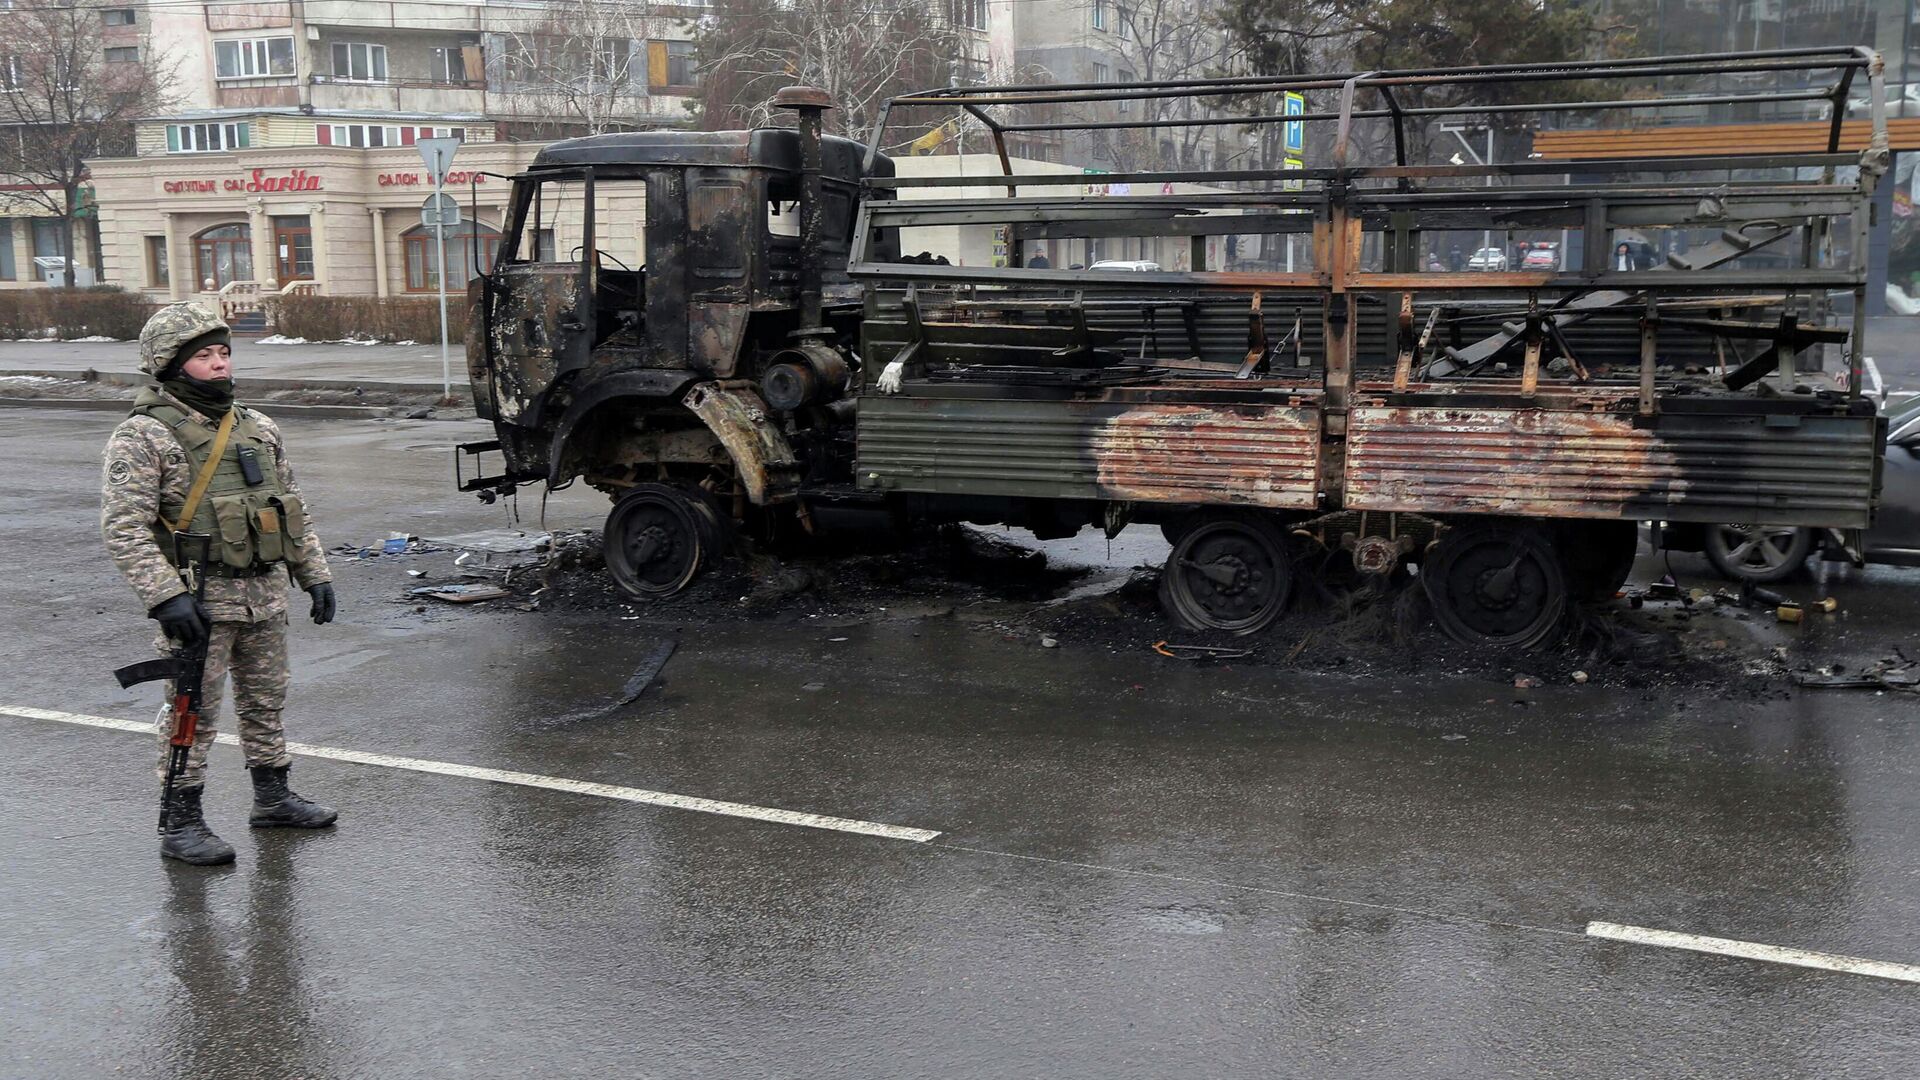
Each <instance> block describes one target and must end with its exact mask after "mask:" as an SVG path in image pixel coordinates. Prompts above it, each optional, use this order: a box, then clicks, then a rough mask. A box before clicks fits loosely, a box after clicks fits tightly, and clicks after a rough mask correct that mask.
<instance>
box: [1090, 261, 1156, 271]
mask: <svg viewBox="0 0 1920 1080" xmlns="http://www.w3.org/2000/svg"><path fill="white" fill-rule="evenodd" d="M1087 269H1089V270H1130V271H1133V272H1136V273H1143V272H1146V271H1149V270H1158V269H1160V264H1159V263H1157V262H1148V261H1147V260H1145V259H1101V260H1100V261H1099V262H1097V263H1094V264H1093V265H1092V266H1089V267H1087Z"/></svg>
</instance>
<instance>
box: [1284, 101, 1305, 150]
mask: <svg viewBox="0 0 1920 1080" xmlns="http://www.w3.org/2000/svg"><path fill="white" fill-rule="evenodd" d="M1286 105H1287V109H1286V112H1287V115H1288V116H1305V115H1306V114H1307V98H1306V95H1304V94H1298V93H1295V92H1294V91H1292V90H1289V91H1287V94H1286ZM1286 127H1287V153H1289V154H1298V153H1300V152H1301V151H1302V150H1305V149H1306V148H1307V122H1306V121H1305V120H1289V121H1287V125H1286Z"/></svg>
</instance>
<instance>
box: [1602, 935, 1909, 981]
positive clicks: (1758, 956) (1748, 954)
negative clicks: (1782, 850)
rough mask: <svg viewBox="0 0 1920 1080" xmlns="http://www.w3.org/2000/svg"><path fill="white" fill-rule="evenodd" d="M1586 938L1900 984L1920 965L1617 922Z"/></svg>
mask: <svg viewBox="0 0 1920 1080" xmlns="http://www.w3.org/2000/svg"><path fill="white" fill-rule="evenodd" d="M1587 936H1588V937H1596V938H1606V939H1608V940H1610V941H1626V942H1631V943H1633V944H1635V945H1655V946H1659V947H1660V948H1665V949H1691V950H1692V951H1694V952H1704V953H1718V954H1719V955H1721V956H1738V957H1743V958H1745V959H1748V960H1766V961H1769V962H1771V963H1775V964H1792V965H1794V966H1795V967H1809V968H1820V969H1821V970H1823V971H1839V972H1843V973H1845V974H1848V975H1871V976H1873V977H1875V978H1879V979H1896V980H1898V981H1900V982H1912V983H1920V965H1914V964H1893V963H1888V962H1887V961H1885V960H1865V959H1862V958H1860V957H1858V956H1838V955H1836V954H1834V953H1823V952H1808V951H1807V950H1805V949H1788V948H1782V947H1781V946H1779V945H1761V944H1759V943H1757V942H1752V941H1736V940H1734V939H1733V938H1718V937H1702V936H1700V935H1699V934H1681V933H1676V932H1675V931H1672V930H1653V929H1649V928H1647V927H1645V926H1624V925H1622V924H1620V923H1610V922H1591V923H1588V924H1587Z"/></svg>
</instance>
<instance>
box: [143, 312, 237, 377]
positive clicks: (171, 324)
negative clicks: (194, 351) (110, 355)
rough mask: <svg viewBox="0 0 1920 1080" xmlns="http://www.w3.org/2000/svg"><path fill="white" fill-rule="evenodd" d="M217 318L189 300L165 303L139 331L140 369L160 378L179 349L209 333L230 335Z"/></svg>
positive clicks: (223, 323) (224, 324)
mask: <svg viewBox="0 0 1920 1080" xmlns="http://www.w3.org/2000/svg"><path fill="white" fill-rule="evenodd" d="M230 332H231V331H230V330H229V328H228V326H227V324H226V323H225V322H223V321H221V319H220V316H218V315H215V314H214V313H213V312H211V311H208V310H207V309H206V308H204V307H201V306H200V305H199V304H196V303H193V302H191V301H182V302H180V303H178V304H168V305H167V306H166V307H163V308H161V309H160V310H159V311H156V312H154V313H153V318H151V319H148V320H147V325H145V326H143V327H141V328H140V370H141V371H144V372H146V373H147V374H149V375H155V376H157V375H159V374H160V373H161V372H162V371H165V370H166V368H167V366H168V365H169V364H171V363H173V360H174V357H175V356H177V355H179V353H180V347H181V346H182V345H185V344H187V343H188V342H190V341H193V340H194V339H195V338H200V337H205V336H207V335H208V334H218V335H225V334H228V333H230Z"/></svg>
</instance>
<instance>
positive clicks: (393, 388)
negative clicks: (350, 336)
mask: <svg viewBox="0 0 1920 1080" xmlns="http://www.w3.org/2000/svg"><path fill="white" fill-rule="evenodd" d="M89 376H91V377H90V378H89ZM0 378H33V379H60V380H63V381H65V382H80V383H87V382H97V383H105V384H107V385H108V386H145V385H146V384H147V383H148V382H149V381H151V380H149V379H148V377H147V376H146V375H143V374H140V373H138V372H125V371H97V370H88V371H72V370H48V369H45V368H11V369H7V370H4V371H0ZM240 385H243V386H245V387H246V388H247V389H248V390H250V391H251V390H259V391H275V390H352V389H353V388H355V387H359V388H360V389H362V390H381V391H388V392H392V393H399V394H428V395H431V396H433V397H435V398H438V397H439V396H440V384H439V383H437V382H431V383H422V382H386V381H383V380H380V379H255V378H249V377H245V376H243V377H242V378H241V379H240ZM469 393H470V390H469V388H468V387H466V386H464V385H462V384H460V383H455V384H454V385H453V397H454V399H455V400H456V401H464V400H465V399H466V398H467V396H468V394H469ZM309 407H310V408H319V407H320V406H317V405H316V406H309Z"/></svg>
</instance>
